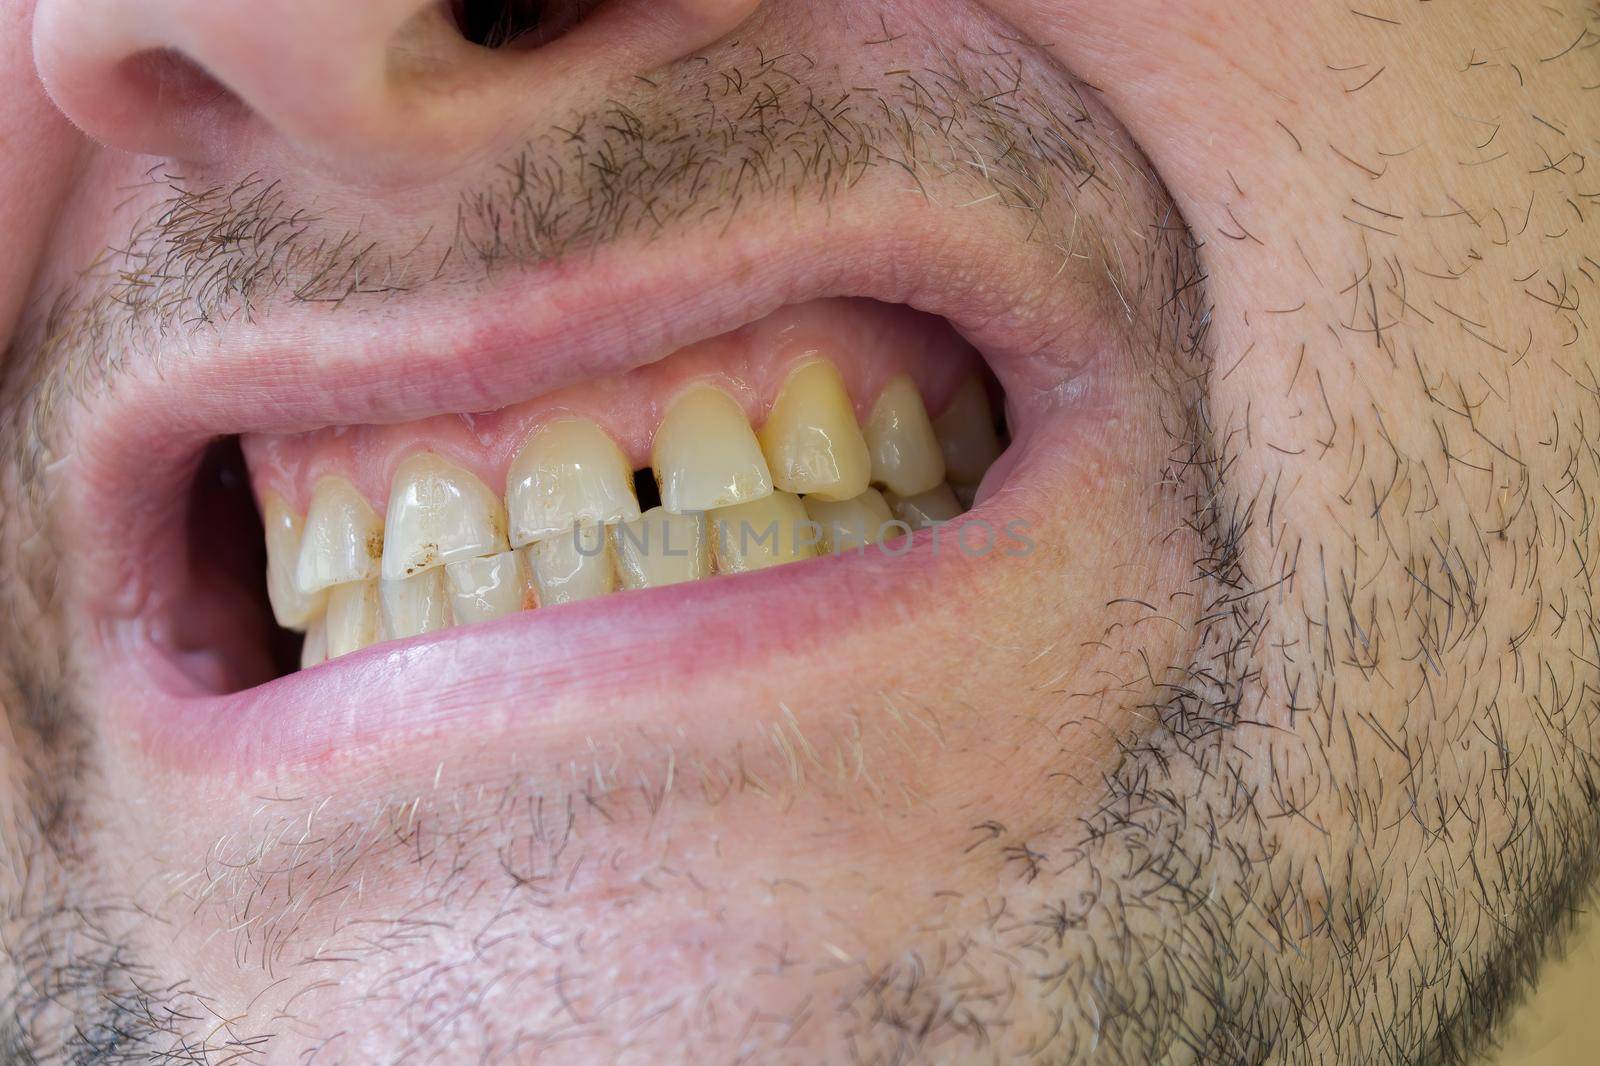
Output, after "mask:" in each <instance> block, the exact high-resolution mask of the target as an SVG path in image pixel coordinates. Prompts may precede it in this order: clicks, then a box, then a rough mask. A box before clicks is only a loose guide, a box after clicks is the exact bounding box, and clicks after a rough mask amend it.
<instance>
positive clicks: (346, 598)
mask: <svg viewBox="0 0 1600 1066" xmlns="http://www.w3.org/2000/svg"><path fill="white" fill-rule="evenodd" d="M382 631H383V625H382V619H381V618H380V612H379V610H378V583H377V582H376V581H351V582H349V583H348V584H344V585H335V586H334V587H333V588H332V589H331V590H330V591H329V592H328V658H330V659H337V658H339V657H340V656H341V655H349V654H350V653H351V652H353V651H360V650H361V649H362V648H365V647H367V646H369V645H372V644H376V643H377V642H378V640H379V639H380V637H381V635H382Z"/></svg>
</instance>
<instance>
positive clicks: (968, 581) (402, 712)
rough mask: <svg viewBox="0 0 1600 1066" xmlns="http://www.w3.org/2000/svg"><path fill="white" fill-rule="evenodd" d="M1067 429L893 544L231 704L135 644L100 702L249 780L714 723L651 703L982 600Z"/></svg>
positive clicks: (829, 653)
mask: <svg viewBox="0 0 1600 1066" xmlns="http://www.w3.org/2000/svg"><path fill="white" fill-rule="evenodd" d="M1065 421H1066V423H1067V424H1068V425H1067V426H1066V427H1064V429H1065V430H1066V431H1065V432H1061V433H1052V434H1051V436H1052V437H1055V438H1057V439H1054V440H1052V441H1049V442H1046V441H1044V440H1041V439H1035V440H1032V441H1026V440H1025V441H1019V442H1017V444H1016V445H1014V446H1013V454H1014V455H1017V456H1019V458H1018V459H1017V460H1016V461H1015V462H1014V464H1008V465H1010V466H1011V469H1010V472H1009V476H1007V477H1006V484H1004V485H1002V486H1001V487H1000V488H999V489H998V490H997V491H996V492H995V493H994V494H993V495H992V496H991V497H990V498H988V499H987V500H985V501H984V502H983V503H981V504H980V505H979V507H978V508H977V509H976V510H973V511H971V512H968V513H967V514H966V515H963V516H962V517H961V518H959V519H956V520H955V521H953V522H952V523H950V524H948V525H946V526H944V527H941V528H940V529H938V530H925V531H922V532H920V533H918V534H916V535H915V536H914V537H913V538H912V540H910V541H909V542H906V541H901V542H900V543H899V545H898V546H896V545H889V546H884V545H879V546H877V547H875V548H870V549H868V550H866V551H865V552H861V553H851V554H847V555H842V556H837V557H825V558H819V559H815V560H811V561H808V562H806V563H799V564H793V565H790V566H785V567H778V568H774V569H772V570H767V571H762V572H760V573H755V574H745V575H739V576H737V577H721V578H711V579H708V580H704V581H699V582H693V583H689V584H684V585H676V586H671V587H667V588H661V589H651V590H642V591H635V592H626V593H620V594H613V595H610V596H606V597H601V598H598V599H594V600H589V601H585V602H582V603H575V604H568V605H565V606H563V607H561V608H560V609H558V610H549V611H541V610H535V611H528V612H524V613H522V614H519V615H516V616H514V617H510V618H505V619H501V620H499V621H496V622H492V623H485V624H480V625H476V626H471V627H463V628H459V629H453V630H448V631H445V632H443V633H438V634H433V635H430V636H427V637H421V638H415V639H412V640H408V641H397V642H390V643H385V644H379V645H375V646H374V647H372V648H369V649H366V650H364V651H362V652H358V653H355V654H353V655H349V656H346V657H344V658H342V659H339V660H336V661H334V662H331V663H327V664H324V665H323V666H320V667H317V668H315V669H312V670H307V671H302V672H299V673H295V674H290V675H288V676H285V677H282V678H279V679H277V680H275V681H272V682H269V683H267V684H264V685H260V686H258V687H256V688H253V689H249V690H247V691H243V692H238V693H233V694H229V695H212V694H204V693H199V692H196V691H195V690H194V683H193V682H192V681H191V680H189V678H188V675H186V674H185V673H184V672H183V671H182V670H181V669H180V668H179V667H178V665H177V664H176V663H175V662H174V661H172V659H171V658H170V657H169V656H168V655H166V654H164V653H162V652H160V651H158V650H157V649H155V648H153V647H151V645H150V644H149V643H148V641H140V640H139V639H138V638H137V637H133V636H130V637H129V638H128V639H126V640H124V641H121V642H120V643H121V645H122V648H121V654H120V655H119V656H118V658H119V659H120V660H121V662H120V666H121V669H120V670H119V669H114V670H112V671H110V672H109V674H108V675H107V676H109V677H112V678H114V679H115V682H116V684H117V692H118V693H120V694H121V695H119V697H118V698H116V699H108V700H103V701H101V705H102V706H104V707H106V708H107V709H108V712H109V713H111V714H113V715H115V716H118V717H121V718H122V719H123V721H122V725H123V726H124V727H125V735H127V736H128V737H130V738H131V740H132V742H133V744H134V747H135V749H136V751H137V754H138V755H139V757H140V758H141V760H142V761H143V762H145V763H146V764H147V765H148V766H149V767H150V768H152V769H155V770H160V771H165V772H169V773H177V774H181V775H205V776H207V777H213V778H214V777H217V776H219V775H231V776H233V777H235V778H238V779H241V780H243V779H249V778H252V777H267V776H273V775H280V774H284V773H294V772H312V773H315V775H316V776H317V777H318V778H319V779H327V778H329V777H338V776H339V775H340V774H341V772H343V771H346V770H348V771H349V772H351V773H359V772H368V771H370V768H371V767H372V766H373V765H374V763H375V762H380V763H386V764H387V763H392V762H394V761H395V760H396V759H397V758H399V757H400V753H401V751H402V750H403V749H411V750H412V751H414V752H416V753H419V754H421V755H423V756H428V757H431V756H432V755H433V754H434V753H438V752H441V751H445V750H456V746H455V745H454V741H453V740H452V738H456V739H460V738H466V739H467V741H468V742H469V743H471V744H473V745H482V744H491V745H496V744H513V745H514V744H516V743H518V742H519V740H520V738H523V737H527V736H529V735H530V734H529V731H530V730H534V731H535V733H534V734H533V735H534V736H535V737H536V738H537V739H536V740H532V741H529V743H530V744H533V745H534V746H537V747H539V748H541V749H542V750H549V748H548V746H547V745H546V743H545V742H546V741H547V740H549V739H550V738H553V737H556V736H559V735H561V734H562V733H563V732H571V731H572V729H577V730H578V731H579V732H580V733H581V730H582V727H583V726H584V725H585V724H586V723H587V724H588V725H589V726H590V727H592V725H593V723H594V721H595V720H596V716H598V715H605V716H608V718H607V721H608V724H609V725H610V726H612V727H615V726H617V725H619V724H624V725H626V724H633V723H634V722H635V721H637V724H639V725H641V726H648V725H658V726H659V725H663V724H668V725H676V724H681V725H683V726H685V727H693V728H705V727H714V726H715V722H714V721H710V720H709V719H710V718H714V716H715V714H718V713H723V712H720V711H711V710H709V709H708V710H707V711H706V714H705V715H703V716H696V717H699V718H701V719H702V720H700V721H686V722H682V723H674V722H671V721H670V720H669V721H668V722H665V723H664V722H663V721H662V719H661V717H660V714H661V713H662V712H661V710H660V708H659V707H652V702H653V700H654V699H655V697H656V696H658V695H660V694H662V693H683V692H699V693H706V692H709V691H711V689H715V688H716V687H717V686H719V685H725V686H735V685H741V684H748V683H749V682H750V681H751V679H752V677H757V676H759V674H760V672H761V671H769V670H770V671H772V674H771V676H773V677H774V678H777V679H781V678H783V677H786V676H790V675H789V674H787V673H785V671H786V670H793V669H813V668H816V667H817V665H818V664H825V663H828V662H829V661H830V659H831V658H832V657H834V656H835V654H836V653H837V652H839V651H840V650H841V649H849V648H850V647H851V646H852V644H853V643H855V642H858V641H860V640H861V639H862V638H863V637H864V636H867V635H872V636H875V637H882V635H883V634H884V633H885V632H886V631H887V630H889V629H891V628H895V627H907V626H914V625H915V624H916V622H917V620H918V619H919V618H920V617H923V616H924V614H925V613H926V612H931V611H943V610H949V609H956V610H964V609H966V608H968V607H972V608H974V609H976V608H977V607H978V606H980V604H978V603H977V602H975V601H973V600H971V599H969V598H968V597H969V596H972V595H975V594H976V593H975V589H976V588H978V587H980V586H981V585H982V584H983V581H982V578H983V577H984V576H985V572H986V571H987V570H988V569H989V568H994V567H1002V566H1005V565H1007V564H1011V565H1015V564H1017V563H1018V562H1019V556H1020V555H1021V554H1023V553H1024V551H1025V549H1024V546H1023V545H1022V543H1021V542H1020V541H1019V540H1018V539H1017V534H1018V533H1020V534H1021V535H1022V536H1024V537H1026V536H1029V535H1030V534H1031V535H1033V536H1037V533H1031V531H1033V530H1034V529H1035V527H1036V526H1037V525H1038V524H1039V522H1038V520H1039V516H1040V515H1042V514H1044V513H1046V511H1045V509H1044V505H1045V502H1046V501H1045V498H1044V497H1043V496H1041V495H1040V493H1041V492H1043V491H1044V488H1045V486H1046V485H1048V486H1050V487H1051V488H1053V489H1054V490H1055V491H1059V490H1060V487H1061V482H1062V478H1061V477H1060V476H1053V477H1051V476H1041V468H1048V469H1051V470H1054V469H1056V468H1057V467H1058V466H1059V465H1062V464H1069V463H1071V464H1076V463H1077V462H1078V459H1077V458H1076V457H1071V456H1069V455H1068V454H1067V453H1069V452H1070V451H1071V450H1072V449H1074V448H1075V447H1076V445H1075V444H1074V442H1073V441H1072V440H1071V439H1070V438H1071V437H1073V436H1074V435H1075V433H1074V432H1073V431H1072V429H1071V428H1070V425H1071V423H1072V422H1073V421H1074V420H1071V419H1068V420H1065ZM1002 461H1003V462H1004V461H1005V460H1002ZM996 473H997V474H1000V473H1002V472H1001V471H998V470H997V471H996ZM985 541H988V542H990V546H989V547H988V548H987V549H985V548H984V547H983V545H984V542H985ZM752 620H755V621H754V622H752ZM708 686H709V688H708ZM129 691H133V692H136V693H139V694H140V696H139V698H136V699H133V700H128V699H127V698H126V695H125V694H126V693H127V692H129ZM669 713H670V712H669ZM568 727H571V728H570V729H569V728H568ZM557 746H559V745H557Z"/></svg>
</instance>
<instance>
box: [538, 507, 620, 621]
mask: <svg viewBox="0 0 1600 1066" xmlns="http://www.w3.org/2000/svg"><path fill="white" fill-rule="evenodd" d="M522 551H523V554H524V556H525V559H524V561H525V562H526V564H527V567H528V571H529V573H531V574H532V575H533V587H534V588H535V589H536V590H538V593H539V604H540V606H542V607H553V606H555V605H556V604H558V603H574V602H576V601H578V600H587V599H592V598H594V597H595V596H604V595H605V594H606V593H608V592H615V591H616V590H617V563H616V551H615V549H614V548H613V547H612V543H611V536H610V534H609V533H608V532H607V531H606V530H605V528H604V527H602V526H580V527H576V528H574V529H572V530H569V531H568V532H567V533H563V534H562V535H561V536H559V537H551V538H550V539H549V540H541V541H539V542H538V543H536V544H530V545H528V546H527V547H526V548H524V549H522Z"/></svg>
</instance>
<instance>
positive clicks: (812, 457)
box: [758, 359, 872, 500]
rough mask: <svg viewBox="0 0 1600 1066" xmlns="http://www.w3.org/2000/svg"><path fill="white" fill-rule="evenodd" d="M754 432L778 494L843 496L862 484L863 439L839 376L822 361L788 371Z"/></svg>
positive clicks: (866, 470)
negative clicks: (758, 439)
mask: <svg viewBox="0 0 1600 1066" xmlns="http://www.w3.org/2000/svg"><path fill="white" fill-rule="evenodd" d="M758 436H759V437H760V440H761V450H762V452H763V453H765V455H766V459H767V466H768V467H770V468H771V470H772V483H773V485H774V486H776V487H777V488H779V489H782V490H783V491H784V492H803V493H807V494H809V495H813V496H820V497H821V498H823V499H825V500H848V499H851V498H852V497H855V496H859V495H861V493H862V491H863V490H865V489H866V487H867V479H868V477H869V476H870V474H871V472H872V460H871V458H870V457H869V456H868V455H867V442H866V440H865V438H863V437H862V436H861V430H860V428H859V427H857V425H856V415H855V408H854V406H853V405H852V404H851V402H850V394H849V393H848V392H846V391H845V387H844V379H843V378H841V377H840V376H839V371H838V369H837V368H836V367H835V366H834V365H833V364H832V363H830V362H828V361H827V360H825V359H813V360H811V361H809V362H806V363H802V364H800V365H799V366H797V367H795V369H794V370H792V371H791V372H790V373H789V378H788V380H787V381H785V382H784V383H783V388H782V389H780V390H779V392H778V398H777V399H776V400H775V401H773V404H772V411H771V413H769V414H768V415H767V421H766V423H765V424H764V425H763V426H762V427H761V432H760V434H758Z"/></svg>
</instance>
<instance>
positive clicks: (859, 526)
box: [805, 489, 901, 555]
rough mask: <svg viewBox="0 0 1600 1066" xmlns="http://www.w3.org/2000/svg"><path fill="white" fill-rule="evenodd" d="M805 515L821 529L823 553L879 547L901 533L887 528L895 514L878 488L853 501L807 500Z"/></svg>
mask: <svg viewBox="0 0 1600 1066" xmlns="http://www.w3.org/2000/svg"><path fill="white" fill-rule="evenodd" d="M805 505H806V514H808V515H810V516H811V520H812V521H813V522H815V523H817V525H818V526H820V527H821V529H822V550H823V551H825V552H829V553H832V554H834V555H838V554H839V553H841V552H847V551H851V550H854V549H856V548H864V547H866V546H867V545H869V544H876V543H878V542H879V541H880V540H882V539H884V537H885V536H889V535H892V534H894V533H896V532H901V530H899V529H891V528H887V527H888V526H889V524H890V523H892V522H893V521H894V512H893V511H891V510H890V509H889V504H888V503H887V502H886V501H885V500H884V498H883V494H882V493H880V492H879V491H878V490H877V489H868V490H867V491H866V492H863V493H862V494H861V495H859V496H857V497H856V498H855V499H853V500H838V501H834V500H819V499H818V498H817V497H815V496H807V497H806V499H805Z"/></svg>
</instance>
